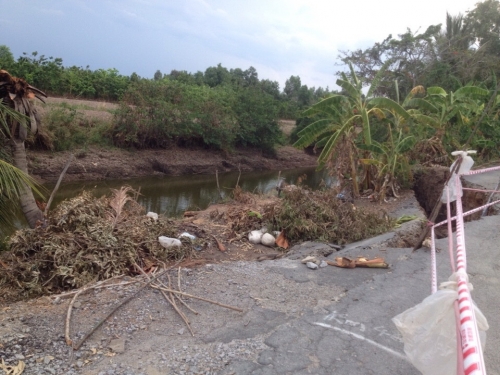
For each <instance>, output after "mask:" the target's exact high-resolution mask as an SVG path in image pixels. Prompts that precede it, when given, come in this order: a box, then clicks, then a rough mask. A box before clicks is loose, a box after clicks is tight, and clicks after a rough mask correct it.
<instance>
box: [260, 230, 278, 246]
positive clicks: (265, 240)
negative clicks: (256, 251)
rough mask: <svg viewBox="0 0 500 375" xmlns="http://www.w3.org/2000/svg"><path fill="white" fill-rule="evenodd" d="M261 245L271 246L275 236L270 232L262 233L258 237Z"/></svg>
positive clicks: (274, 241)
mask: <svg viewBox="0 0 500 375" xmlns="http://www.w3.org/2000/svg"><path fill="white" fill-rule="evenodd" d="M260 242H261V243H262V245H265V246H269V247H273V246H274V245H275V243H276V238H274V236H273V235H272V234H270V233H264V234H263V235H262V238H261V239H260Z"/></svg>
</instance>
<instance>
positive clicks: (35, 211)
mask: <svg viewBox="0 0 500 375" xmlns="http://www.w3.org/2000/svg"><path fill="white" fill-rule="evenodd" d="M40 95H42V96H45V97H46V95H45V94H44V93H43V92H41V91H40V90H38V89H36V88H34V87H32V86H30V85H29V84H28V83H27V82H26V81H25V80H23V79H21V78H16V77H12V76H11V75H10V74H9V73H8V72H7V71H5V70H0V101H1V104H2V105H1V109H2V110H1V113H0V118H1V124H2V127H0V129H1V128H3V131H2V133H3V135H4V136H6V137H7V138H9V139H10V141H11V144H12V150H13V151H12V156H13V165H14V166H15V167H16V169H13V168H12V166H9V165H4V169H2V172H1V173H2V174H1V175H0V179H1V180H3V183H4V186H5V189H7V187H9V189H8V190H0V191H1V192H2V194H4V195H5V194H7V195H6V196H8V194H14V195H15V196H17V197H18V198H19V202H20V204H21V209H22V211H23V213H24V216H25V217H26V220H27V221H28V224H29V226H30V227H31V228H34V227H35V226H36V225H37V222H40V221H43V213H42V211H41V210H40V209H39V208H38V206H37V204H36V201H35V197H34V196H33V191H32V187H33V180H30V179H29V178H28V177H27V175H28V163H27V159H26V149H25V145H24V141H25V140H26V137H27V135H28V125H29V128H30V130H31V132H33V133H34V134H35V133H36V132H37V131H38V124H39V119H38V116H37V112H36V108H35V107H34V105H33V102H32V99H34V98H35V97H37V98H38V99H40V100H42V98H41V97H40ZM42 101H43V100H42ZM18 170H20V171H22V172H23V173H24V174H19V173H18ZM8 171H10V172H11V173H8ZM14 186H15V189H14V190H12V189H13V187H14Z"/></svg>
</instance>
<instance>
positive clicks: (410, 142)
mask: <svg viewBox="0 0 500 375" xmlns="http://www.w3.org/2000/svg"><path fill="white" fill-rule="evenodd" d="M414 145H415V137H414V136H412V135H410V136H408V137H406V138H403V139H402V140H401V141H399V143H398V144H397V146H396V149H395V151H396V153H397V154H404V153H405V152H408V151H410V150H411V148H412V147H413V146H414Z"/></svg>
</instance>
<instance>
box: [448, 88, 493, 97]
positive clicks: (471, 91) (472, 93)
mask: <svg viewBox="0 0 500 375" xmlns="http://www.w3.org/2000/svg"><path fill="white" fill-rule="evenodd" d="M489 94H490V93H489V91H488V90H485V89H482V88H481V87H477V86H464V87H461V88H459V89H458V90H457V91H455V97H456V98H457V99H462V98H467V97H473V98H476V99H485V98H488V97H489Z"/></svg>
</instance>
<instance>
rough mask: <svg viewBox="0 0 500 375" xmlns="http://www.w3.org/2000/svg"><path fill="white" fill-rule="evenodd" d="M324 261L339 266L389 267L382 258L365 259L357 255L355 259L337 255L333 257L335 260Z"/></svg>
mask: <svg viewBox="0 0 500 375" xmlns="http://www.w3.org/2000/svg"><path fill="white" fill-rule="evenodd" d="M326 263H327V264H329V265H330V266H335V267H340V268H355V267H365V268H389V265H388V264H387V263H385V261H384V258H374V259H367V258H365V257H358V258H356V259H350V258H347V257H337V258H335V262H332V261H329V260H328V261H326Z"/></svg>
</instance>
